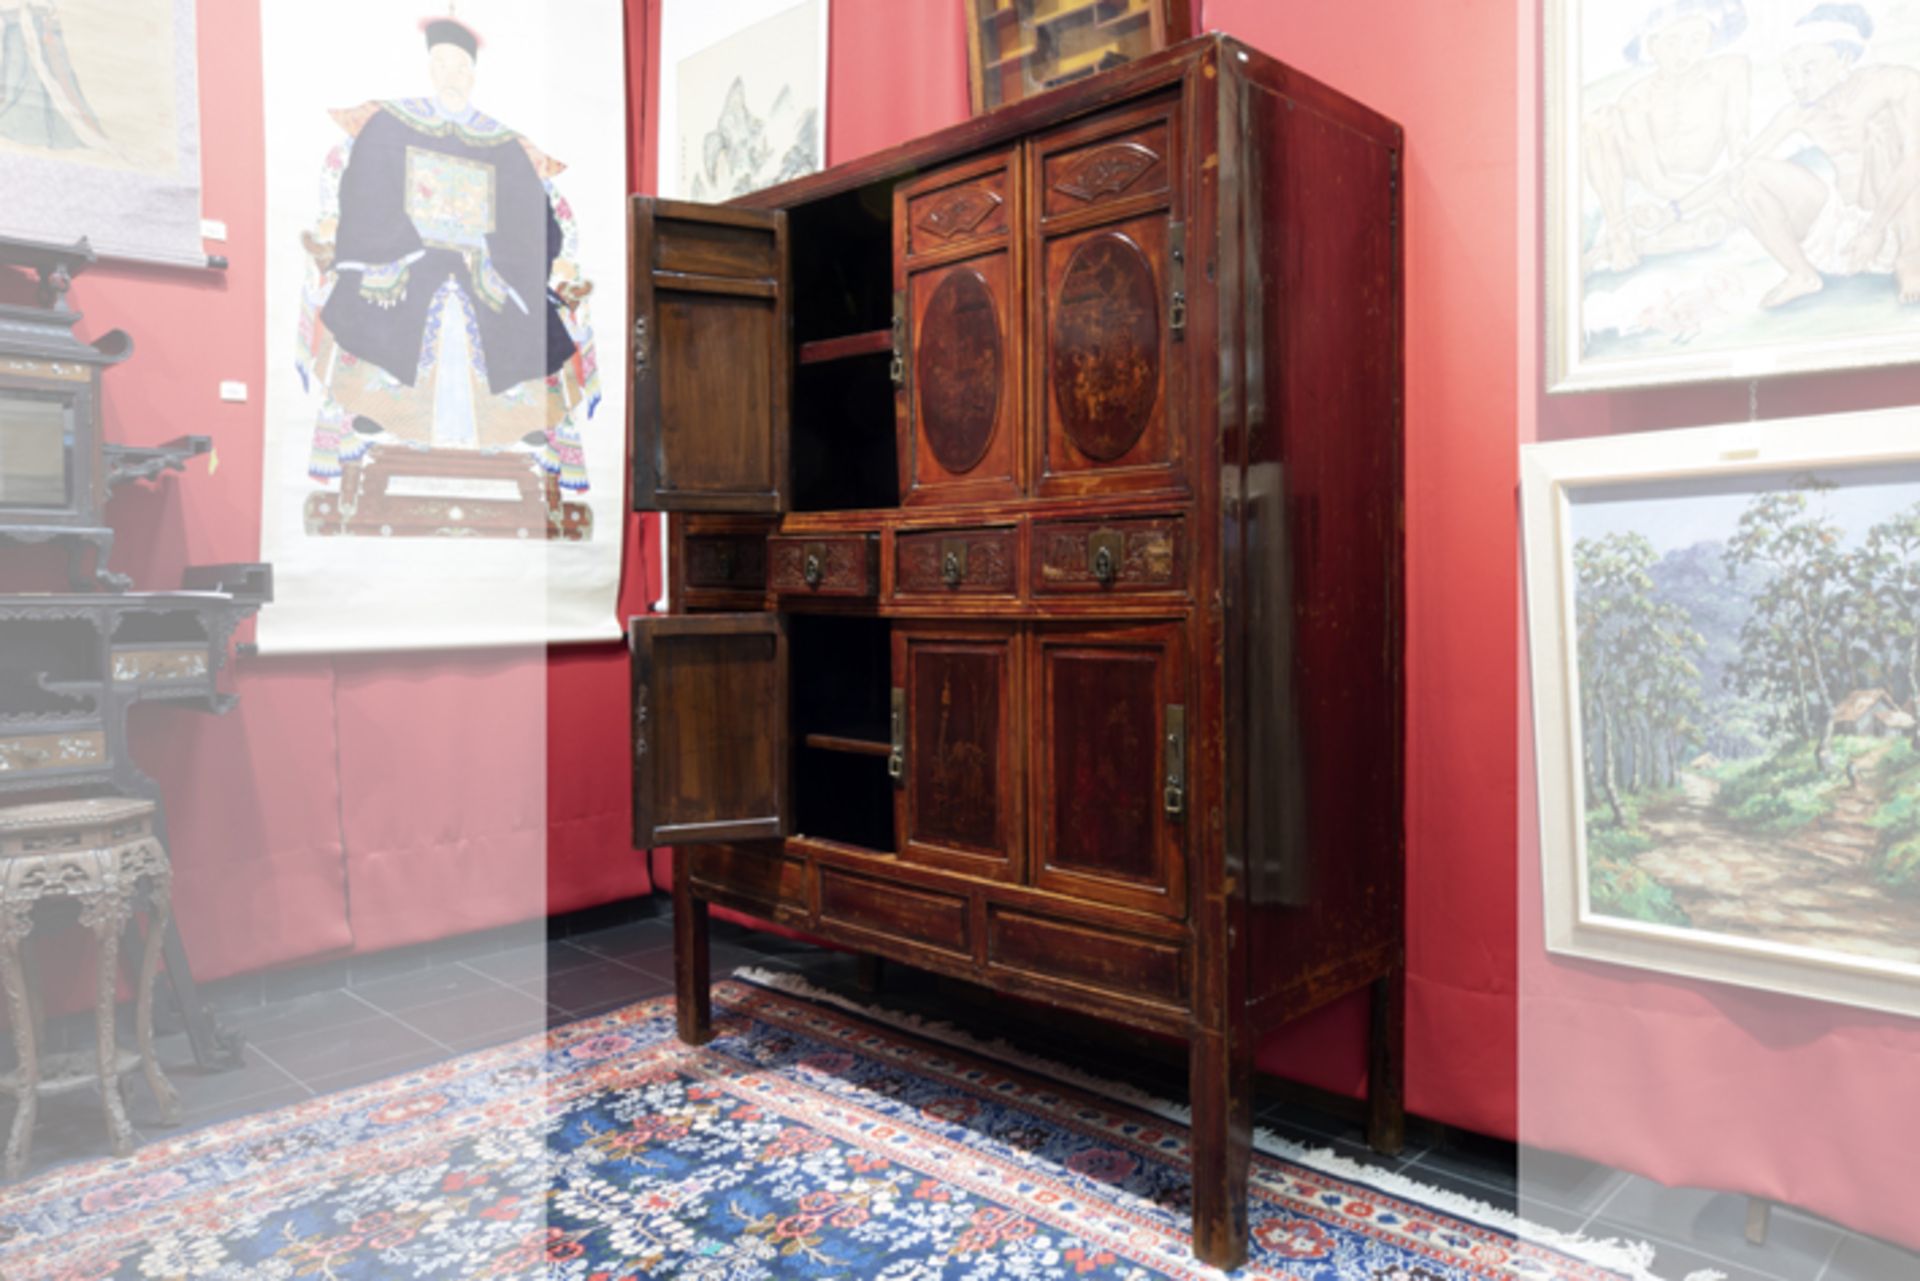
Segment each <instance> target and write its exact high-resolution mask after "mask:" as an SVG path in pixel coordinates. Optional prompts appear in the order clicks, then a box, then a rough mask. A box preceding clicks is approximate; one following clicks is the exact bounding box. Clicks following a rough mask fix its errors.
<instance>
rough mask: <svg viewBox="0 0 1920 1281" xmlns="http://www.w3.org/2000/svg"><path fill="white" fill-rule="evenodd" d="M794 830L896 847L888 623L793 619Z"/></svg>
mask: <svg viewBox="0 0 1920 1281" xmlns="http://www.w3.org/2000/svg"><path fill="white" fill-rule="evenodd" d="M788 626H789V628H790V644H791V653H792V655H793V663H794V670H795V671H796V672H798V673H800V674H801V675H800V679H798V680H797V681H795V682H794V686H793V719H792V723H791V725H790V727H789V729H788V732H789V733H790V734H791V736H792V740H793V744H794V761H795V766H794V797H795V800H796V802H797V809H796V813H795V821H794V832H795V834H796V835H798V836H806V837H813V838H816V839H819V840H825V841H834V842H837V843H840V844H844V845H854V846H859V847H860V848H863V849H868V850H873V851H877V852H881V853H891V852H892V851H893V849H894V835H893V790H894V789H893V780H892V779H890V778H889V777H888V775H887V758H888V755H889V754H890V748H889V745H888V716H889V702H890V697H889V695H890V689H889V684H888V679H887V675H888V668H887V664H888V650H889V645H890V637H889V631H890V628H889V625H888V623H887V621H886V620H885V619H880V618H858V617H848V616H845V615H835V614H795V615H793V616H792V618H791V619H790V621H789V624H788Z"/></svg>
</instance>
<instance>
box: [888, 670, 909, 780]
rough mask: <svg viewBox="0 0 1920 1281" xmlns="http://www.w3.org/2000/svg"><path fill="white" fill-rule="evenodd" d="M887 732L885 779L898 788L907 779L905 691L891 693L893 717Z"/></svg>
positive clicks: (897, 690) (898, 690)
mask: <svg viewBox="0 0 1920 1281" xmlns="http://www.w3.org/2000/svg"><path fill="white" fill-rule="evenodd" d="M891 721H892V724H891V727H890V730H889V735H890V740H889V750H888V752H887V777H888V778H890V779H892V780H893V785H894V786H895V787H899V786H901V785H902V784H904V783H905V782H906V778H907V691H906V690H904V689H896V690H894V691H893V715H892V718H891Z"/></svg>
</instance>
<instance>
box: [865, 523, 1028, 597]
mask: <svg viewBox="0 0 1920 1281" xmlns="http://www.w3.org/2000/svg"><path fill="white" fill-rule="evenodd" d="M1018 546H1019V531H1018V530H1016V529H1013V528H1011V527H1008V528H1002V529H940V530H921V531H916V532H914V533H902V534H900V535H899V536H898V537H897V538H896V539H895V540H894V544H893V590H894V593H895V594H896V595H899V596H1012V595H1013V594H1014V593H1015V591H1016V590H1017V589H1018V583H1017V581H1016V580H1017V574H1016V569H1017V567H1016V565H1015V558H1016V556H1017V555H1018V551H1017V549H1018Z"/></svg>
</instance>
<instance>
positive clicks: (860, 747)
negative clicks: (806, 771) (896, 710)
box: [805, 734, 893, 756]
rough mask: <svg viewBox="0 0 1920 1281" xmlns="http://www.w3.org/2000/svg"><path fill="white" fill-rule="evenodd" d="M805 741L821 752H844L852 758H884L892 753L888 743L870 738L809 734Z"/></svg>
mask: <svg viewBox="0 0 1920 1281" xmlns="http://www.w3.org/2000/svg"><path fill="white" fill-rule="evenodd" d="M805 741H806V744H807V746H808V747H812V748H816V749H818V750H820V751H823V752H846V753H848V754H849V755H853V756H886V755H888V754H890V753H891V752H892V751H893V747H892V746H891V745H890V744H888V743H883V742H878V741H876V740H874V739H870V738H849V737H847V736H845V735H842V734H809V735H807V736H806V740H805Z"/></svg>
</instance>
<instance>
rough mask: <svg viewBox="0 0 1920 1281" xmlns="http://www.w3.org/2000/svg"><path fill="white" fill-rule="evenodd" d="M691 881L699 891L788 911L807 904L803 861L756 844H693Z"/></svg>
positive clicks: (804, 909)
mask: <svg viewBox="0 0 1920 1281" xmlns="http://www.w3.org/2000/svg"><path fill="white" fill-rule="evenodd" d="M693 848H694V851H695V852H694V856H693V883H694V884H695V885H696V886H698V887H699V888H700V889H701V890H702V891H710V892H713V893H715V894H717V895H718V896H721V897H726V898H741V899H747V900H750V901H753V902H756V903H764V904H766V905H767V906H769V907H775V908H783V909H785V910H786V911H788V912H805V911H806V908H807V862H806V860H805V859H803V858H794V857H792V856H790V855H787V854H783V853H781V852H780V847H779V846H777V845H775V846H771V847H768V846H758V845H705V846H695V847H693Z"/></svg>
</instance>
